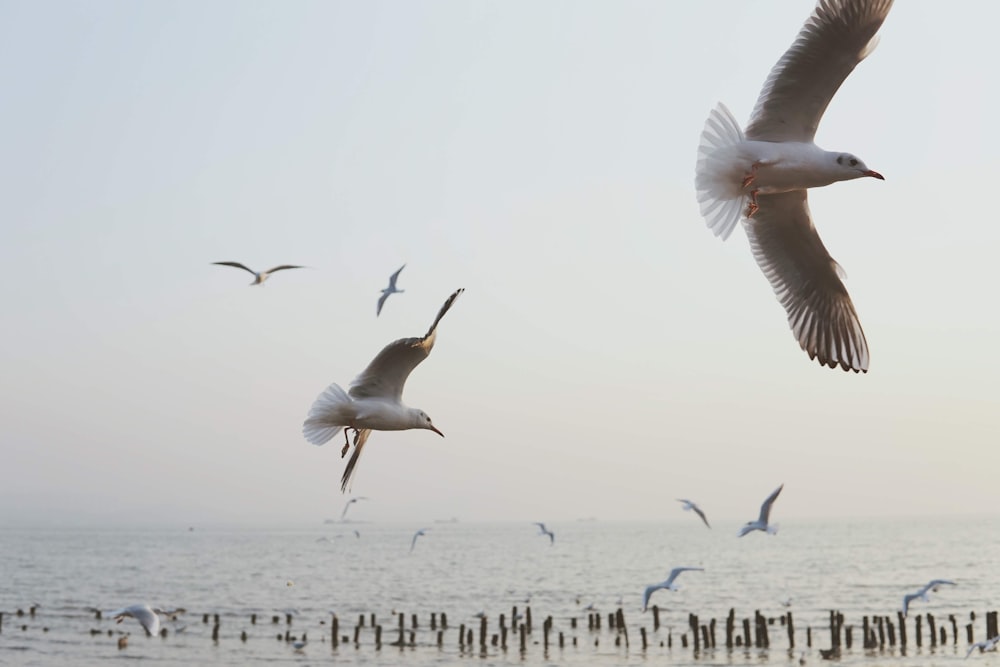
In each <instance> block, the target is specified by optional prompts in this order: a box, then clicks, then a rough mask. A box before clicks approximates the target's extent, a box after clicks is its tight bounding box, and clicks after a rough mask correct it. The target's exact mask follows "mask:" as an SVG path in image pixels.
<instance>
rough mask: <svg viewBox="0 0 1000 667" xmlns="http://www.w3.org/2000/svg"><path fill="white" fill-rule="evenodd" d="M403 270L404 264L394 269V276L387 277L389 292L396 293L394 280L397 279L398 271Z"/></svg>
mask: <svg viewBox="0 0 1000 667" xmlns="http://www.w3.org/2000/svg"><path fill="white" fill-rule="evenodd" d="M405 268H406V264H403V265H402V266H401V267H399V268H398V269H396V272H395V273H394V274H392V275H391V276H389V291H390V292H395V291H396V278H398V277H399V273H400V271H402V270H403V269H405Z"/></svg>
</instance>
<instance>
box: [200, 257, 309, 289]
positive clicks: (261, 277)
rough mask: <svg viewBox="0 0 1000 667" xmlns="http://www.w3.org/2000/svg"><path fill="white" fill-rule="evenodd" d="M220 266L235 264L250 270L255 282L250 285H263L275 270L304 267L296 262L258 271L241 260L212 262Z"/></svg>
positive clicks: (237, 266) (239, 267) (238, 267)
mask: <svg viewBox="0 0 1000 667" xmlns="http://www.w3.org/2000/svg"><path fill="white" fill-rule="evenodd" d="M212 264H216V265H218V266H235V267H236V268H237V269H243V270H244V271H249V272H250V273H252V274H253V282H252V283H250V285H251V286H252V285H263V284H264V281H265V280H267V279H268V278H270V277H271V274H272V273H274V272H275V271H283V270H285V269H304V268H305V267H304V266H296V265H295V264H282V265H281V266H276V267H274V268H273V269H268V270H267V271H261V272H260V273H258V272H257V271H254V270H253V269H251V268H248V267H246V266H244V265H242V264H240V263H239V262H212Z"/></svg>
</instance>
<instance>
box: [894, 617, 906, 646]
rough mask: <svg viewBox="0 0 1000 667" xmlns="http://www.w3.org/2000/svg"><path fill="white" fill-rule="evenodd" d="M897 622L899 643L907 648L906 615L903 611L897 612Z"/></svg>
mask: <svg viewBox="0 0 1000 667" xmlns="http://www.w3.org/2000/svg"><path fill="white" fill-rule="evenodd" d="M896 624H897V625H899V645H900V646H901V647H903V648H906V617H905V616H903V612H901V611H897V612H896Z"/></svg>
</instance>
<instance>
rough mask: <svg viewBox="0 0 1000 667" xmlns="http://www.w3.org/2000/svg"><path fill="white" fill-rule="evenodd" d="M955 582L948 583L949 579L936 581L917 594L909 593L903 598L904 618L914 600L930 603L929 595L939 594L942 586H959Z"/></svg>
mask: <svg viewBox="0 0 1000 667" xmlns="http://www.w3.org/2000/svg"><path fill="white" fill-rule="evenodd" d="M957 585H958V584H956V583H955V582H954V581H948V580H947V579H934V580H932V581H931V582H929V583H928V584H927V585H926V586H924V587H923V588H921V589H920V590H918V591H917V592H916V593H908V594H906V595H904V596H903V616H906V612H907V611H908V610H909V608H910V603H911V602H913V601H914V600H917V599H919V600H923V601H924V602H930V597H928V595H927V594H928V593H937V592H938V589H939V588H940V587H941V586H957Z"/></svg>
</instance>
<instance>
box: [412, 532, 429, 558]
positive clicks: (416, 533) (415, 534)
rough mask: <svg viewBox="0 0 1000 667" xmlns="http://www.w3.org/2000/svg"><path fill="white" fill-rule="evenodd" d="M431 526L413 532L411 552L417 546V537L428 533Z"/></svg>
mask: <svg viewBox="0 0 1000 667" xmlns="http://www.w3.org/2000/svg"><path fill="white" fill-rule="evenodd" d="M428 530H430V528H421V529H420V530H418V531H417V532H415V533H413V539H412V540H411V541H410V553H413V548H414V547H415V546H417V538H418V537H420V536H421V535H426V534H427V531H428Z"/></svg>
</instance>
